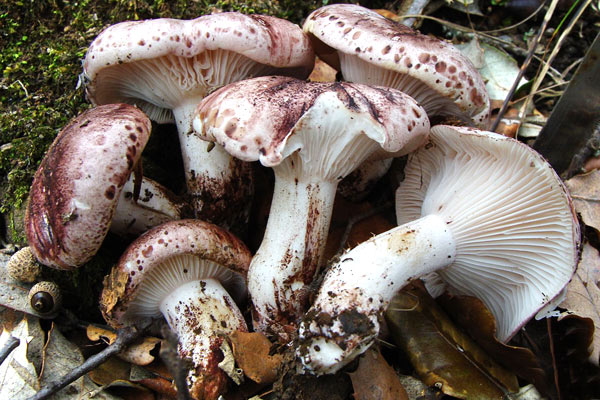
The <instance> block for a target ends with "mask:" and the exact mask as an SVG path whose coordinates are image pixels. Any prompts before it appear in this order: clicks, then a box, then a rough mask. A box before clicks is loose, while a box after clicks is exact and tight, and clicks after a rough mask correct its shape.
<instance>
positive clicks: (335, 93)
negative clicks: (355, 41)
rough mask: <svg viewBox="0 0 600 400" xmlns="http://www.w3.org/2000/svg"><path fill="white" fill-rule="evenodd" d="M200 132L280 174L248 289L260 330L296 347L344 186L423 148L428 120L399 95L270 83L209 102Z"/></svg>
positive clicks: (251, 84) (242, 85) (282, 80)
mask: <svg viewBox="0 0 600 400" xmlns="http://www.w3.org/2000/svg"><path fill="white" fill-rule="evenodd" d="M194 129H195V130H196V132H198V134H200V135H203V136H204V137H205V138H206V139H207V140H213V141H216V142H217V143H219V144H221V145H222V146H223V147H224V149H225V150H226V151H228V152H230V153H231V154H232V155H234V156H235V157H238V158H240V159H242V160H246V161H255V160H260V162H261V164H262V165H264V166H267V167H272V168H273V171H274V173H275V188H274V193H273V199H272V202H271V209H270V213H269V218H268V221H267V226H266V230H265V234H264V237H263V241H262V243H261V245H260V247H259V249H258V251H257V253H256V255H255V256H254V258H253V259H252V263H251V265H250V272H249V275H248V289H249V292H250V296H251V300H252V303H253V306H254V311H255V312H254V314H253V320H254V327H255V329H257V330H259V331H262V332H265V333H275V334H277V335H279V336H280V339H282V340H287V337H288V334H289V333H290V332H291V331H293V330H294V329H295V327H296V323H297V320H298V319H299V318H300V316H301V315H302V314H303V313H304V311H305V310H306V308H307V306H308V304H307V300H308V290H309V287H308V285H309V284H310V283H311V282H312V280H313V279H314V277H315V274H316V272H317V269H318V266H319V264H320V263H321V261H322V260H321V256H322V254H323V250H324V245H325V241H326V239H327V232H328V227H329V223H330V219H331V211H332V207H333V201H334V196H335V191H336V187H337V183H338V182H339V181H340V180H341V179H342V178H343V177H344V176H346V175H347V174H349V173H350V172H351V171H352V170H353V169H354V168H356V166H357V165H359V164H360V163H362V162H363V161H364V160H365V159H366V158H368V157H369V156H371V155H372V154H373V153H375V152H377V151H381V152H383V151H385V152H389V153H390V154H397V155H400V154H405V153H408V152H410V151H412V150H414V149H416V148H417V147H418V146H420V145H421V144H422V143H424V141H425V140H426V138H427V134H428V132H429V120H428V119H427V116H426V114H425V112H424V110H423V109H422V108H421V107H419V105H418V104H417V103H416V102H415V101H414V100H413V99H412V98H410V97H408V96H406V95H405V94H403V93H402V92H400V91H397V90H394V89H388V88H382V87H369V86H365V85H360V84H351V83H344V82H342V83H340V82H333V83H331V82H305V81H300V80H297V79H293V78H287V77H281V76H271V77H261V78H254V79H249V80H245V81H241V82H237V83H233V84H230V85H228V86H226V87H223V88H221V89H220V90H218V91H216V92H214V93H213V94H211V95H210V96H208V97H207V98H206V99H204V100H203V101H202V102H201V103H200V105H199V107H198V111H197V113H196V117H195V118H194ZM386 154H387V153H386Z"/></svg>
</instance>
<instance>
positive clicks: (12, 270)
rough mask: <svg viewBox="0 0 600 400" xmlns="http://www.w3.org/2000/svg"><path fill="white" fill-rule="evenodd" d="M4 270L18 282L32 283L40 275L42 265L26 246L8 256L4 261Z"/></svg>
mask: <svg viewBox="0 0 600 400" xmlns="http://www.w3.org/2000/svg"><path fill="white" fill-rule="evenodd" d="M6 272H7V273H8V275H9V276H10V277H11V278H13V279H15V280H17V281H19V282H26V283H33V282H35V281H36V280H37V278H38V277H39V276H40V274H41V272H42V266H41V265H40V263H38V261H37V260H36V258H35V256H34V255H33V253H32V252H31V248H30V247H29V246H27V247H23V248H22V249H21V250H19V251H17V252H16V253H15V254H13V255H12V256H11V257H10V259H9V260H8V262H7V263H6Z"/></svg>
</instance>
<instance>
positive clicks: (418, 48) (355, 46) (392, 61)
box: [303, 4, 489, 128]
mask: <svg viewBox="0 0 600 400" xmlns="http://www.w3.org/2000/svg"><path fill="white" fill-rule="evenodd" d="M303 29H304V31H305V32H307V33H308V34H309V35H310V37H311V40H312V41H313V46H314V48H315V52H316V53H317V55H318V56H319V58H321V59H323V60H324V61H325V62H327V63H328V64H330V65H331V66H332V67H334V68H335V69H337V70H338V71H342V74H343V75H344V79H345V80H347V81H351V82H360V83H365V84H371V85H381V86H389V87H394V88H396V89H399V90H402V91H403V92H405V93H407V94H409V95H410V96H412V97H414V98H415V99H416V100H417V101H418V102H419V103H420V104H421V105H422V106H423V108H425V109H426V110H427V113H428V114H429V115H430V117H431V116H433V115H453V116H456V117H459V118H461V119H466V120H469V121H472V123H473V124H475V125H476V126H479V127H482V128H485V127H487V124H488V122H489V98H488V95H487V91H486V88H485V84H484V82H483V79H482V78H481V76H480V75H479V72H478V71H477V69H476V68H475V67H474V66H473V64H472V63H471V62H470V61H469V60H468V59H467V58H466V57H465V56H463V55H462V54H461V53H460V51H459V50H458V49H457V48H455V47H454V46H452V45H451V44H449V43H447V42H444V41H442V40H439V39H436V38H433V37H430V36H426V35H423V34H421V33H419V32H417V31H415V30H413V29H411V28H409V27H407V26H405V25H402V24H400V23H396V22H394V21H392V20H389V19H387V18H385V17H383V16H381V15H379V14H378V13H376V12H375V11H372V10H369V9H367V8H364V7H361V6H358V5H354V4H332V5H328V6H324V7H321V8H319V9H317V10H315V11H313V12H312V13H311V14H310V15H309V16H308V17H307V19H306V21H305V23H304V26H303Z"/></svg>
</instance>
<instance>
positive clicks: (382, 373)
mask: <svg viewBox="0 0 600 400" xmlns="http://www.w3.org/2000/svg"><path fill="white" fill-rule="evenodd" d="M348 375H350V378H351V379H352V387H353V388H354V398H355V399H356V400H404V399H406V400H408V395H407V394H406V390H405V389H404V386H402V383H401V382H400V379H399V378H398V375H397V374H396V371H394V368H392V367H390V365H389V364H388V363H387V362H386V361H385V359H384V358H383V356H382V355H381V353H380V352H379V351H378V350H376V349H374V348H371V349H369V350H367V352H365V354H364V355H363V356H362V357H361V358H360V363H359V364H358V368H357V369H356V371H355V372H351V373H349V374H348Z"/></svg>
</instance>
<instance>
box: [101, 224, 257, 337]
mask: <svg viewBox="0 0 600 400" xmlns="http://www.w3.org/2000/svg"><path fill="white" fill-rule="evenodd" d="M179 256H193V257H192V258H196V259H198V260H203V261H205V262H207V263H209V264H210V267H209V268H204V267H205V265H204V263H202V262H199V263H198V264H197V265H195V266H193V265H190V266H189V267H186V268H185V270H184V268H180V267H179V266H177V265H175V263H173V264H172V267H173V268H171V269H170V263H169V262H170V260H173V259H174V258H176V257H179ZM250 259H251V254H250V251H249V250H248V249H247V248H246V246H245V245H244V244H243V243H242V242H241V241H240V240H239V239H237V238H236V237H235V236H234V235H232V234H231V233H229V232H228V231H226V230H224V229H222V228H219V227H218V226H216V225H213V224H210V223H207V222H203V221H200V220H192V219H184V220H178V221H171V222H167V223H165V224H163V225H160V226H157V227H155V228H153V229H151V230H150V231H148V232H146V233H145V234H143V235H142V236H140V237H139V238H138V239H136V240H135V241H134V242H133V243H132V244H131V245H130V246H129V247H128V248H127V250H126V251H125V253H123V255H122V256H121V258H120V259H119V262H118V263H117V265H116V266H115V267H114V268H113V270H112V272H111V273H110V275H108V276H107V277H106V278H105V281H104V290H103V291H102V296H101V299H100V308H101V311H102V314H103V316H104V318H105V319H106V321H107V322H108V323H109V324H110V325H112V326H113V327H121V326H123V325H126V324H132V323H136V322H139V321H143V320H144V319H148V318H158V317H160V316H161V312H160V304H159V303H160V301H161V300H162V299H163V298H164V297H165V296H166V295H167V294H168V293H169V292H170V291H171V290H173V289H174V288H176V287H177V286H179V285H181V284H182V283H184V282H187V281H192V280H195V279H210V278H212V279H216V280H219V281H220V282H221V284H223V286H224V287H226V288H227V287H230V288H232V289H235V290H233V291H232V293H231V295H232V296H233V297H234V299H243V298H244V296H245V293H246V292H245V290H246V288H245V287H246V285H245V277H246V274H247V271H248V265H249V264H250ZM161 276H162V277H166V278H167V280H166V281H161ZM169 277H173V279H172V280H170V281H169V280H168V278H169ZM175 278H176V279H175ZM161 286H162V287H161ZM153 289H157V291H156V292H153V293H151V292H152V290H153ZM159 289H160V290H159ZM144 294H145V295H144ZM138 300H140V301H138Z"/></svg>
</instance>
